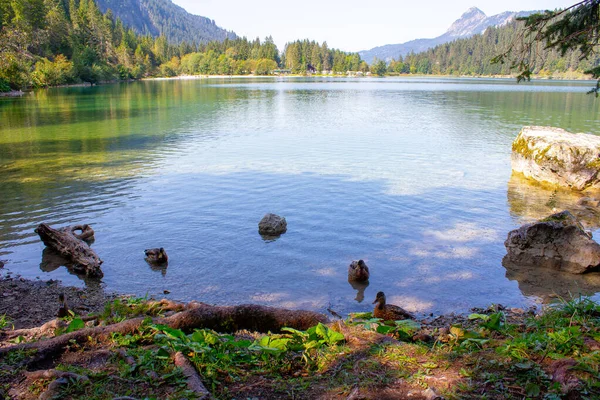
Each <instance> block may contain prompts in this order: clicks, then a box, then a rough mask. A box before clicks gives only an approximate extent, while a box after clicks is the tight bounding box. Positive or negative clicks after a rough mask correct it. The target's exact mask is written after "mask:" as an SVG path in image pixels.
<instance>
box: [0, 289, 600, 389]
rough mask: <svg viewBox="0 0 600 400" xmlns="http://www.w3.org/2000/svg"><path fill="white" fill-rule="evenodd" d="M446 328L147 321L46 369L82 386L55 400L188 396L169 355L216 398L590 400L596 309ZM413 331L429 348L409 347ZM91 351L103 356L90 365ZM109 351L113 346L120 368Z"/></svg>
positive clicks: (137, 312)
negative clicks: (250, 326)
mask: <svg viewBox="0 0 600 400" xmlns="http://www.w3.org/2000/svg"><path fill="white" fill-rule="evenodd" d="M156 313H157V311H156V310H155V309H153V308H152V307H151V306H149V305H148V304H147V302H146V301H144V300H134V301H128V300H118V301H115V302H112V303H110V304H109V305H108V306H107V307H106V309H105V311H104V313H103V314H102V315H101V322H103V321H111V322H118V321H121V320H123V319H124V318H132V317H138V316H141V315H146V316H148V315H155V314H156ZM75 320H76V319H74V320H73V321H75ZM453 322H454V323H450V326H446V327H444V328H445V329H439V328H440V327H432V326H427V325H424V326H421V325H420V324H417V323H414V322H412V321H410V322H407V321H399V322H388V323H384V322H383V321H381V320H378V319H374V318H372V316H371V315H370V313H363V314H354V315H352V316H351V317H349V318H348V319H347V320H346V321H344V322H343V325H341V326H338V325H336V324H334V325H331V326H325V325H322V324H319V325H318V326H315V327H312V328H310V329H308V330H307V331H298V330H294V329H286V330H284V332H281V333H279V334H267V335H258V334H256V333H250V332H240V333H237V334H236V335H230V334H221V333H217V332H214V331H211V330H206V329H198V330H195V331H194V332H191V333H184V332H182V331H180V330H177V329H171V328H169V327H165V326H159V325H153V324H152V323H151V320H150V319H148V321H147V323H145V324H143V325H142V326H141V328H140V329H138V331H137V332H134V333H132V334H129V335H113V336H112V337H111V338H110V340H109V341H108V342H107V343H104V344H101V343H96V344H93V345H90V346H89V347H90V348H85V349H81V348H77V349H73V351H72V352H71V353H70V354H67V355H65V356H63V358H61V359H59V360H58V361H57V365H56V366H55V367H54V368H57V369H62V370H65V371H70V372H74V373H76V374H79V375H84V376H87V377H88V378H89V381H87V382H82V381H72V382H69V384H68V385H66V386H64V387H63V388H62V389H61V398H65V399H75V398H77V399H112V398H115V397H119V396H131V397H134V398H173V399H177V398H193V396H192V395H191V394H190V393H189V392H187V387H186V381H185V377H184V376H183V375H182V373H181V371H180V370H179V369H178V368H176V367H175V366H174V364H173V362H172V355H173V353H174V352H178V351H180V352H182V353H183V354H185V355H186V356H187V357H188V359H189V360H190V361H191V362H192V363H193V365H194V366H195V367H196V369H197V371H198V372H199V374H200V376H201V377H202V380H203V382H204V384H205V386H206V387H207V388H208V389H209V390H210V391H211V393H212V394H213V395H214V397H215V398H217V399H231V398H237V399H239V398H253V397H259V398H267V399H279V398H301V399H302V398H305V399H310V398H314V397H316V396H318V395H322V394H329V395H331V396H332V397H334V398H335V397H336V396H338V397H343V398H345V397H347V396H348V394H350V392H352V391H353V390H356V389H358V390H360V391H361V393H363V394H368V395H369V396H371V397H372V398H378V396H379V397H383V395H381V393H386V395H389V394H390V392H392V393H394V394H395V395H396V396H397V398H406V396H407V395H408V393H410V392H413V393H421V392H422V391H424V390H426V389H428V388H434V389H435V391H436V392H437V393H439V394H441V395H443V396H444V397H445V398H448V399H525V398H527V399H563V398H569V399H597V398H600V383H599V382H600V372H599V371H600V351H599V350H598V349H600V343H599V342H600V305H598V303H596V302H594V301H592V300H590V299H588V298H575V299H571V300H568V301H567V300H561V301H560V302H559V303H557V304H555V305H553V306H551V307H548V308H547V309H546V310H545V311H544V312H543V313H541V314H539V315H529V316H527V315H525V314H522V315H521V316H520V317H517V316H516V315H514V314H510V313H506V312H504V311H501V310H500V311H499V310H497V309H495V308H490V309H488V310H483V311H480V312H479V313H475V314H471V315H470V316H468V318H462V319H457V320H455V321H453ZM339 331H342V332H344V334H343V335H342V334H341V333H340V332H339ZM423 332H426V333H427V334H429V335H431V337H432V338H433V339H434V340H432V341H431V342H427V343H426V342H421V341H418V340H413V337H415V336H414V335H415V334H416V333H423ZM99 348H102V349H107V348H108V350H110V351H109V354H113V356H109V357H108V358H107V359H105V360H102V362H99V363H94V362H93V359H94V356H93V354H95V353H94V351H95V350H98V349H99ZM116 349H124V350H125V352H126V355H127V358H128V360H129V362H126V361H125V360H124V359H123V357H119V356H116V355H115V354H116V352H115V351H114V350H116ZM86 354H88V356H87V359H86V357H85V355H86ZM29 356H31V354H27V353H23V352H14V353H10V354H9V356H8V357H5V358H4V359H3V360H0V364H1V365H0V378H2V379H1V382H0V383H2V385H3V386H0V389H2V388H3V389H4V390H7V388H8V386H10V385H15V384H16V383H15V381H11V379H14V376H15V374H14V371H15V370H17V371H20V370H21V369H22V368H21V367H20V365H22V362H23V361H24V360H25V359H26V358H27V357H29ZM90 360H91V361H90ZM132 360H133V361H132ZM48 384H49V382H46V381H43V380H40V381H37V382H28V383H27V386H26V387H24V388H22V390H23V391H26V392H28V393H29V394H30V395H37V396H39V393H41V392H43V391H44V390H45V388H46V387H47V385H48Z"/></svg>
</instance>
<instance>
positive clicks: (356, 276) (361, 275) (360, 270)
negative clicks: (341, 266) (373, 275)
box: [348, 260, 369, 282]
mask: <svg viewBox="0 0 600 400" xmlns="http://www.w3.org/2000/svg"><path fill="white" fill-rule="evenodd" d="M348 280H349V281H354V282H364V281H368V280H369V267H367V264H365V262H364V261H363V260H358V261H352V263H351V264H350V266H349V267H348Z"/></svg>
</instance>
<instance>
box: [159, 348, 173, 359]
mask: <svg viewBox="0 0 600 400" xmlns="http://www.w3.org/2000/svg"><path fill="white" fill-rule="evenodd" d="M170 357H171V355H170V354H169V352H168V350H167V349H165V348H163V347H161V348H160V349H158V351H157V352H156V358H160V359H163V360H166V359H168V358H170Z"/></svg>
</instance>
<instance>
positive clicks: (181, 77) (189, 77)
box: [140, 74, 596, 82]
mask: <svg viewBox="0 0 600 400" xmlns="http://www.w3.org/2000/svg"><path fill="white" fill-rule="evenodd" d="M395 77H399V78H472V79H517V77H516V76H511V75H475V76H473V75H459V76H456V75H431V74H392V75H383V76H377V75H362V76H361V75H346V74H343V75H321V74H313V75H302V74H285V75H178V76H171V77H150V78H142V79H140V81H169V80H200V79H254V78H395ZM532 80H536V81H537V80H540V81H559V82H562V81H582V82H587V81H590V82H595V81H596V79H593V78H585V77H562V78H552V77H543V76H532Z"/></svg>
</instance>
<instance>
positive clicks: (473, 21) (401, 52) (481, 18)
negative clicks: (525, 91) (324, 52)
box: [359, 7, 535, 64]
mask: <svg viewBox="0 0 600 400" xmlns="http://www.w3.org/2000/svg"><path fill="white" fill-rule="evenodd" d="M534 12H535V11H520V12H512V11H506V12H503V13H500V14H497V15H492V16H491V17H488V16H487V15H485V13H484V12H483V11H481V10H480V9H478V8H477V7H471V8H469V9H468V10H467V11H466V12H465V13H464V14H463V15H461V16H460V18H459V19H457V20H456V21H454V23H453V24H452V25H451V26H450V28H449V29H448V30H447V31H446V33H444V34H443V35H441V36H438V37H436V38H433V39H416V40H411V41H410V42H406V43H400V44H387V45H385V46H379V47H375V48H373V49H371V50H364V51H361V52H359V54H360V57H361V58H362V59H363V60H365V61H366V62H368V63H369V64H370V63H372V62H373V60H374V59H375V58H377V59H379V60H385V61H388V62H389V61H391V60H392V59H396V58H398V56H402V57H404V56H406V55H407V54H409V53H410V52H414V53H420V52H423V51H425V50H428V49H430V48H432V47H435V46H437V45H440V44H443V43H448V42H451V41H453V40H456V39H462V38H467V37H470V36H473V35H476V34H478V33H483V32H485V30H486V29H487V28H489V27H490V26H496V27H498V26H504V25H506V24H507V23H509V22H510V21H512V20H513V19H514V18H515V17H521V16H523V17H524V16H527V15H530V14H533V13H534Z"/></svg>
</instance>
